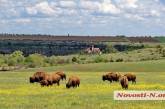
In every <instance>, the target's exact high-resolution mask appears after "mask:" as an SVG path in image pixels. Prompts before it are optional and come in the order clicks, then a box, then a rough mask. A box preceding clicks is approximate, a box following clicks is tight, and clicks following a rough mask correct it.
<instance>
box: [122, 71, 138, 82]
mask: <svg viewBox="0 0 165 109" xmlns="http://www.w3.org/2000/svg"><path fill="white" fill-rule="evenodd" d="M124 76H126V77H127V79H128V81H132V84H133V83H135V84H136V75H135V74H133V73H127V74H125V75H124Z"/></svg>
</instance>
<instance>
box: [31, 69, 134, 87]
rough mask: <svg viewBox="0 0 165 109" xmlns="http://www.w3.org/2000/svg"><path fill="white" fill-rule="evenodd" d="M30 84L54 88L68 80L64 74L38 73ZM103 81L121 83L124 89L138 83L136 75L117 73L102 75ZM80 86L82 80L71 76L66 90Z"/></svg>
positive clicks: (33, 76) (32, 77)
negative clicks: (130, 84)
mask: <svg viewBox="0 0 165 109" xmlns="http://www.w3.org/2000/svg"><path fill="white" fill-rule="evenodd" d="M29 80H30V83H34V82H37V83H39V84H40V85H41V86H42V87H43V86H52V85H53V84H57V85H58V86H59V85H60V80H66V74H65V73H64V72H61V71H59V72H55V73H51V74H48V73H45V72H36V73H34V74H33V75H32V76H31V77H30V78H29ZM102 80H103V81H106V80H107V81H109V82H110V83H112V82H114V81H115V82H120V84H121V86H122V88H123V89H128V82H129V81H132V84H133V83H134V84H135V83H136V75H135V74H133V73H127V74H124V75H122V74H120V73H116V72H110V73H107V74H104V75H102ZM79 85H80V78H79V77H77V76H71V77H69V79H68V82H67V83H66V88H71V87H73V88H76V87H79Z"/></svg>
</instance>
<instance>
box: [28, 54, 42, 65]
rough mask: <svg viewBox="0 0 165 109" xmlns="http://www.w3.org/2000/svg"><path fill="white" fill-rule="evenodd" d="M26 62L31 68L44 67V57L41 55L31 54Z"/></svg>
mask: <svg viewBox="0 0 165 109" xmlns="http://www.w3.org/2000/svg"><path fill="white" fill-rule="evenodd" d="M25 62H26V64H27V65H28V66H29V67H31V68H34V67H42V66H44V56H42V55H40V54H31V55H29V56H28V57H27V58H26V60H25Z"/></svg>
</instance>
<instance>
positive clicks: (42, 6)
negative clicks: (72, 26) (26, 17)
mask: <svg viewBox="0 0 165 109" xmlns="http://www.w3.org/2000/svg"><path fill="white" fill-rule="evenodd" d="M26 10H27V13H28V14H30V15H35V14H38V13H41V14H45V15H53V14H54V13H55V10H54V9H53V8H51V7H50V6H49V4H48V2H46V1H44V2H40V3H38V4H36V5H35V6H32V7H27V8H26Z"/></svg>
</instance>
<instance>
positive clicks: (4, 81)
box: [0, 60, 165, 109]
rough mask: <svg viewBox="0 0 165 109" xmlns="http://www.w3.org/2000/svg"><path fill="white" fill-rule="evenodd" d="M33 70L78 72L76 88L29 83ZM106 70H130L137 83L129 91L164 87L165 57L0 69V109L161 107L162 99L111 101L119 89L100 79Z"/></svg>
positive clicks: (125, 108) (75, 73)
mask: <svg viewBox="0 0 165 109" xmlns="http://www.w3.org/2000/svg"><path fill="white" fill-rule="evenodd" d="M37 70H44V71H47V72H49V73H51V72H54V71H57V70H64V71H65V72H66V74H67V76H70V75H78V76H79V77H80V78H81V84H80V87H79V88H77V89H72V88H71V89H66V88H65V81H62V82H61V85H60V86H59V87H58V86H56V85H55V86H53V87H40V85H39V84H37V83H35V84H30V83H29V76H30V75H32V74H33V73H34V72H35V71H37ZM108 71H117V72H121V73H123V74H124V73H126V72H134V73H135V74H136V75H137V84H136V85H132V84H131V83H130V84H129V90H165V60H157V61H143V62H118V63H116V62H114V63H98V64H80V65H79V64H73V65H64V66H55V67H45V68H36V69H24V70H18V71H12V72H11V71H10V72H0V109H163V108H164V107H165V101H115V100H113V92H114V91H115V90H122V89H121V86H120V85H119V83H112V84H110V83H109V82H103V81H102V80H101V75H102V74H104V73H105V72H108Z"/></svg>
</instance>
